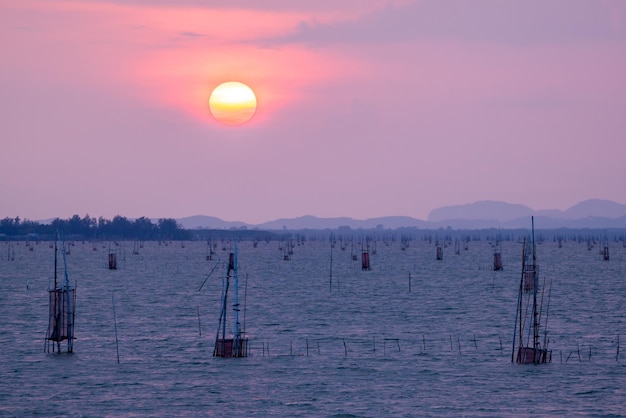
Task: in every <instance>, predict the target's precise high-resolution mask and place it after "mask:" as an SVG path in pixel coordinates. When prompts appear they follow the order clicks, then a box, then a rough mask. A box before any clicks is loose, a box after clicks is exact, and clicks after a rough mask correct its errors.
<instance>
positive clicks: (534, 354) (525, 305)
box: [511, 218, 552, 364]
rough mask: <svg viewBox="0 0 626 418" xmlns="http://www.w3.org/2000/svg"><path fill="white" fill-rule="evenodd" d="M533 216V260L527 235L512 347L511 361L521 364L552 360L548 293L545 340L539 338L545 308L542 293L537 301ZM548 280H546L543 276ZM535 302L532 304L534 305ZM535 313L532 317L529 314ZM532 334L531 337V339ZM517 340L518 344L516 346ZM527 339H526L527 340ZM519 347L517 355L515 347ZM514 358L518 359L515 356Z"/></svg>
mask: <svg viewBox="0 0 626 418" xmlns="http://www.w3.org/2000/svg"><path fill="white" fill-rule="evenodd" d="M531 219H532V236H531V240H532V264H529V262H528V260H527V259H528V254H527V252H526V251H527V248H526V239H524V245H523V249H522V277H521V279H520V286H519V294H518V302H517V310H516V319H515V331H514V335H513V351H512V353H511V362H513V361H515V362H516V363H518V364H538V363H550V362H552V351H551V350H548V342H549V341H548V329H547V322H548V313H549V307H550V294H548V309H547V310H546V325H544V338H543V344H541V342H540V329H541V317H542V309H543V293H542V296H541V302H540V303H539V304H538V302H537V292H538V288H539V275H538V274H537V271H538V269H537V252H536V247H535V221H534V218H531ZM529 279H530V280H532V282H533V284H532V292H524V290H525V287H526V284H525V282H526V281H527V280H529ZM544 283H545V280H544ZM531 305H532V306H531ZM529 316H532V318H529ZM531 338H532V339H531ZM516 340H517V341H518V345H517V347H516V346H515V342H516ZM524 340H526V341H524ZM516 348H517V356H515V351H516ZM514 359H515V360H514Z"/></svg>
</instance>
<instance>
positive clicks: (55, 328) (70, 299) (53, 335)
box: [44, 241, 76, 353]
mask: <svg viewBox="0 0 626 418" xmlns="http://www.w3.org/2000/svg"><path fill="white" fill-rule="evenodd" d="M57 253H58V249H57V243H56V241H55V243H54V287H52V288H51V289H49V290H48V295H49V303H50V306H49V308H48V312H49V315H48V331H47V332H46V344H45V348H44V351H45V352H46V353H49V352H50V351H52V352H55V351H56V352H59V353H60V352H61V342H62V341H67V352H68V353H72V352H73V351H74V338H75V337H74V313H75V307H76V286H74V287H70V280H69V277H68V274H67V257H66V254H67V252H66V251H65V241H63V276H64V280H63V284H59V283H58V280H57V259H58V257H57ZM55 346H56V350H55Z"/></svg>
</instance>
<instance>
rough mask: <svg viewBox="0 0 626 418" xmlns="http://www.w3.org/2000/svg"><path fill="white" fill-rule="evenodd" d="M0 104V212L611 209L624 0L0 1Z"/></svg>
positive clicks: (621, 195)
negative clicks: (225, 111) (593, 205)
mask: <svg viewBox="0 0 626 418" xmlns="http://www.w3.org/2000/svg"><path fill="white" fill-rule="evenodd" d="M226 5H228V6H226ZM231 80H236V81H241V82H244V83H246V84H248V85H249V86H250V87H252V89H253V90H254V91H255V92H256V94H257V97H258V109H257V114H256V115H255V116H254V118H253V119H252V120H251V121H250V122H248V123H247V124H245V125H242V126H238V127H229V126H224V125H222V124H220V123H218V122H216V121H215V120H214V119H213V118H212V117H211V115H210V113H209V111H208V98H209V95H210V93H211V91H212V89H213V88H214V87H215V86H217V85H218V84H219V83H221V82H224V81H231ZM0 106H1V110H2V118H1V122H2V123H1V124H0V126H1V127H2V130H1V132H0V141H1V147H0V218H4V217H7V216H9V217H14V216H20V217H22V218H28V219H33V220H36V219H45V218H51V217H62V218H66V217H69V216H71V215H73V214H79V215H80V216H83V215H85V214H89V215H90V216H95V217H98V216H104V217H106V218H112V217H113V216H115V215H118V214H119V215H123V216H127V217H131V218H132V217H139V216H148V217H175V218H178V217H184V216H190V215H197V214H204V215H211V216H216V217H219V218H222V219H224V220H228V221H243V222H248V223H261V222H265V221H269V220H273V219H276V218H283V217H296V216H302V215H315V216H320V217H335V216H350V217H353V218H357V219H365V218H371V217H379V216H393V215H403V216H412V217H415V218H419V219H426V218H427V216H428V213H429V212H430V211H431V210H432V209H434V208H437V207H440V206H446V205H454V204H465V203H471V202H474V201H477V200H503V201H507V202H510V203H521V204H525V205H528V206H530V207H532V208H534V209H567V208H568V207H570V206H572V205H574V204H576V203H578V202H579V201H581V200H585V199H589V198H601V199H610V200H614V201H617V202H619V203H626V196H625V192H626V186H625V185H624V181H625V179H626V163H625V157H626V135H625V134H626V116H625V115H624V113H625V111H626V2H624V1H622V0H604V1H603V0H550V1H547V2H546V1H543V0H542V1H539V0H531V1H523V2H522V1H517V0H515V1H514V0H477V1H465V0H422V1H417V0H416V1H410V0H398V1H390V0H343V1H341V0H339V1H334V0H333V1H331V0H322V1H314V2H312V1H305V0H302V1H277V0H273V1H272V0H268V1H256V0H254V1H253V0H247V1H246V0H240V1H229V2H224V1H217V0H215V1H206V0H203V1H200V0H186V1H185V0H182V1H177V0H153V1H150V0H127V1H122V0H117V1H113V0H108V1H107V0H103V1H69V0H66V1H56V0H20V1H11V0H0Z"/></svg>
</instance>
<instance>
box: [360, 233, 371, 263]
mask: <svg viewBox="0 0 626 418" xmlns="http://www.w3.org/2000/svg"><path fill="white" fill-rule="evenodd" d="M361 270H371V267H370V243H369V240H366V243H365V244H363V243H361Z"/></svg>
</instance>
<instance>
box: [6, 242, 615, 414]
mask: <svg viewBox="0 0 626 418" xmlns="http://www.w3.org/2000/svg"><path fill="white" fill-rule="evenodd" d="M289 244H291V245H289ZM441 244H444V245H442V250H443V259H442V260H437V259H436V247H435V241H434V240H432V239H411V240H400V239H389V240H384V239H381V240H376V241H374V242H369V258H370V270H363V269H362V264H361V252H362V249H363V248H367V247H366V245H367V244H366V243H365V242H364V241H360V242H354V241H353V242H347V241H346V242H339V241H337V242H336V243H335V245H334V247H333V246H331V244H330V242H329V240H328V239H314V238H310V239H304V238H303V239H297V240H296V239H294V240H292V241H272V240H270V241H258V242H253V241H240V242H238V243H237V244H236V245H237V259H238V297H239V302H240V306H241V309H240V312H239V318H240V323H241V327H242V328H243V329H244V330H245V333H246V335H247V337H248V338H249V356H248V357H245V358H219V357H213V356H212V354H213V348H214V343H215V338H216V335H217V332H218V321H219V315H220V307H221V301H222V289H223V287H222V286H223V282H224V279H225V277H226V274H227V263H228V258H229V253H230V252H231V251H233V249H234V245H235V244H234V243H233V242H228V241H214V242H207V241H183V242H180V241H169V242H166V241H161V242H159V241H145V242H137V241H135V242H133V241H127V242H90V241H74V242H65V244H64V245H65V250H63V247H62V246H61V243H60V242H59V250H58V270H57V271H58V275H57V277H58V279H57V280H58V281H59V282H61V281H62V280H64V277H65V272H67V276H68V279H69V281H70V283H71V285H72V286H74V285H75V286H76V311H75V337H76V338H75V340H74V346H73V353H70V354H68V353H65V352H62V353H60V354H59V353H51V352H50V353H46V352H45V350H44V348H45V346H46V341H45V338H46V332H47V321H48V289H49V287H50V286H51V283H52V282H53V278H54V258H55V250H54V248H53V246H52V245H51V243H50V242H46V241H41V242H26V241H19V242H15V241H14V242H8V241H4V242H0V416H89V417H91V416H96V417H97V416H131V417H132V416H216V417H222V416H247V417H256V416H258V417H268V416H312V417H387V416H394V417H396V416H397V417H416V416H417V417H428V416H453V417H459V416H467V417H474V416H476V417H482V416H486V417H507V416H515V417H519V416H559V417H562V416H567V417H573V416H574V417H575V416H598V417H607V416H609V417H610V416H613V417H618V416H626V248H625V247H624V245H623V244H622V242H617V241H616V242H610V243H609V250H610V260H608V261H605V260H604V259H603V256H602V255H601V253H600V251H599V246H598V243H596V245H595V246H590V245H589V244H588V242H587V241H585V240H578V241H576V240H572V239H570V240H564V241H562V242H557V241H556V240H554V239H546V240H542V241H541V242H539V243H538V245H537V248H536V252H537V261H538V264H539V284H540V289H539V292H540V294H541V295H542V300H543V305H542V307H543V311H544V313H543V314H542V318H541V321H542V323H543V324H546V323H547V330H548V333H547V335H545V334H543V333H542V338H544V337H545V338H546V339H547V341H548V345H549V349H550V350H552V362H551V363H549V364H530V365H518V364H516V363H514V362H512V361H511V360H512V353H513V338H514V330H515V323H516V322H515V321H516V312H517V300H518V292H519V286H520V278H521V268H522V246H523V244H522V241H520V240H519V239H515V240H510V241H503V242H501V254H502V261H503V267H504V270H502V271H494V270H493V268H492V266H493V254H494V242H492V241H489V240H486V239H483V240H469V241H468V242H464V243H463V244H462V246H461V247H460V251H459V247H456V246H455V243H453V242H443V241H442V242H441ZM211 252H213V254H211ZM110 253H111V254H115V255H116V261H117V269H109V268H108V267H109V266H108V257H109V254H110ZM290 253H291V254H290ZM64 255H65V257H64ZM353 256H356V257H353ZM208 258H210V259H208ZM354 258H356V260H354ZM64 259H65V260H64ZM233 288H234V283H233V282H231V283H230V287H229V292H231V296H229V299H228V302H227V309H228V312H229V314H228V315H229V317H227V328H228V329H232V317H230V315H232V309H231V308H232V306H231V304H232V301H233V295H232V292H233ZM61 348H62V349H63V351H65V349H66V345H65V344H64V345H62V347H61Z"/></svg>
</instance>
